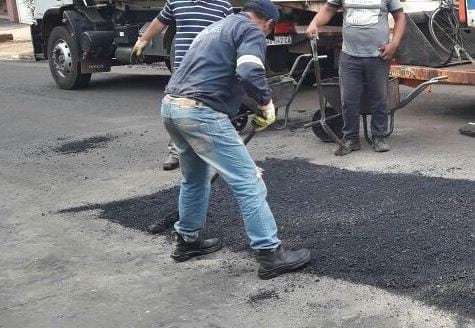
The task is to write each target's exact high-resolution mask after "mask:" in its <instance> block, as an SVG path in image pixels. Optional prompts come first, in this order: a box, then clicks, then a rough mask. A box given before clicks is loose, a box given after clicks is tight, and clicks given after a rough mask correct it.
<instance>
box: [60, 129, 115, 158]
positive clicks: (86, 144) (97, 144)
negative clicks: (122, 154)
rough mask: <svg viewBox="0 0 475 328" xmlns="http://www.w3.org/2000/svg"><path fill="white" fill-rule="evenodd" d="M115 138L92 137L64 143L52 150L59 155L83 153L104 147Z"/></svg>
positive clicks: (109, 136)
mask: <svg viewBox="0 0 475 328" xmlns="http://www.w3.org/2000/svg"><path fill="white" fill-rule="evenodd" d="M116 138H117V137H116V136H112V135H110V134H107V135H103V136H94V137H90V138H85V139H81V140H75V141H68V142H64V143H62V144H61V145H59V146H57V147H55V148H53V150H54V151H55V152H57V153H61V154H78V153H85V152H88V151H90V150H92V149H95V148H101V147H105V146H106V145H107V143H108V142H110V141H112V140H114V139H116Z"/></svg>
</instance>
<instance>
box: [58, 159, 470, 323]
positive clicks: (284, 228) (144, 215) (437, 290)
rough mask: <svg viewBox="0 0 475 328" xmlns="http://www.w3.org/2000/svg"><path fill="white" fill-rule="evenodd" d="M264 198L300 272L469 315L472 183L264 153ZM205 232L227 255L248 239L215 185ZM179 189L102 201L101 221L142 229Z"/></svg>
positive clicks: (169, 213)
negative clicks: (302, 262)
mask: <svg viewBox="0 0 475 328" xmlns="http://www.w3.org/2000/svg"><path fill="white" fill-rule="evenodd" d="M259 165H260V166H262V167H263V168H264V169H265V173H264V179H265V181H266V184H267V187H268V190H269V195H268V199H269V203H270V206H271V208H272V210H273V212H274V214H275V217H276V220H277V223H278V226H279V230H280V232H279V234H280V236H281V238H282V240H283V243H284V245H285V246H286V247H289V248H294V247H300V246H304V247H308V248H310V249H311V250H312V252H313V261H312V264H311V266H310V269H308V270H307V272H309V273H312V274H318V275H322V276H328V277H333V278H341V279H344V280H347V281H351V282H353V283H361V284H368V285H373V286H376V287H379V288H383V289H386V290H389V291H391V292H397V293H401V294H404V295H406V296H411V297H413V298H415V299H418V300H421V301H424V302H425V303H427V304H430V305H435V306H438V307H440V308H443V309H447V310H450V311H455V312H458V313H460V314H463V315H466V316H470V317H472V318H475V260H474V259H475V212H474V210H475V209H474V207H475V182H473V181H466V180H448V179H442V178H430V177H424V176H420V175H408V174H376V173H364V172H351V171H347V170H341V169H337V168H333V167H326V166H317V165H312V164H310V163H308V162H306V161H304V160H300V159H296V160H276V159H270V160H266V161H265V162H263V163H260V164H259ZM212 190H213V193H212V197H211V203H210V211H209V215H208V222H207V227H206V229H205V231H204V234H205V235H207V236H219V237H220V238H222V239H223V243H224V244H225V245H226V246H227V247H228V248H230V249H232V250H235V251H243V250H247V249H248V246H247V244H248V240H247V237H246V234H245V232H244V229H243V224H242V220H241V217H240V215H239V211H238V208H237V206H236V203H235V201H234V200H233V198H232V195H231V193H230V191H229V190H228V188H227V186H226V185H225V184H224V183H223V182H222V181H221V180H218V181H217V183H216V184H215V185H213V188H212ZM177 199H178V187H174V188H171V189H169V190H164V191H162V192H159V193H156V194H153V195H149V196H144V197H138V198H133V199H128V200H123V201H117V202H113V203H108V204H92V205H88V206H83V207H79V208H73V209H67V210H63V211H62V212H78V211H82V210H90V209H91V210H92V209H100V210H102V212H101V214H100V218H105V219H108V220H111V221H114V222H117V223H120V224H122V225H124V226H127V227H133V228H136V229H141V230H144V231H146V230H147V227H148V226H149V225H150V224H151V223H154V222H156V221H159V222H160V220H162V221H161V222H162V226H163V229H162V230H163V231H164V232H166V233H168V232H169V230H170V229H171V227H172V223H173V221H174V219H175V217H174V215H173V213H174V211H175V210H176V203H177Z"/></svg>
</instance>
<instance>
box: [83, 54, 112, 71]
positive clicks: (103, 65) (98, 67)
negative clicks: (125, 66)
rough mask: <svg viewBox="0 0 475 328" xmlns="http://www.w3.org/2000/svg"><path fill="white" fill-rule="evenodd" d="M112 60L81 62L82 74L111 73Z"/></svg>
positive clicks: (90, 59) (89, 59)
mask: <svg viewBox="0 0 475 328" xmlns="http://www.w3.org/2000/svg"><path fill="white" fill-rule="evenodd" d="M111 66H112V61H111V60H106V59H93V58H88V59H84V60H82V61H81V74H89V73H100V72H110V71H111Z"/></svg>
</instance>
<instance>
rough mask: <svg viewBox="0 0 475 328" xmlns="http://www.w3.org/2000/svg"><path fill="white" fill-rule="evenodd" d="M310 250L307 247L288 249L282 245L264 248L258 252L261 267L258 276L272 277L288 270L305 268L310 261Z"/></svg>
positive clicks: (262, 277)
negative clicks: (294, 249)
mask: <svg viewBox="0 0 475 328" xmlns="http://www.w3.org/2000/svg"><path fill="white" fill-rule="evenodd" d="M310 258H311V256H310V251H309V250H308V249H306V248H302V249H299V250H297V251H286V250H284V249H283V248H282V247H281V246H279V247H277V248H275V249H264V250H259V251H258V252H257V262H259V264H260V265H259V269H258V270H257V276H258V277H259V278H261V279H272V278H275V277H277V276H278V275H281V274H283V273H286V272H290V271H294V270H297V269H301V268H303V267H304V266H305V265H307V264H308V262H310Z"/></svg>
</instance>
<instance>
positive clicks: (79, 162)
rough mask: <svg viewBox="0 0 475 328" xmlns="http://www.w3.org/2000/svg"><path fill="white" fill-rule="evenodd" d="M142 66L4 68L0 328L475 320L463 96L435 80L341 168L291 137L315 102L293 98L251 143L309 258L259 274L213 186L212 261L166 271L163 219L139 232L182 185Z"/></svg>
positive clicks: (469, 151)
mask: <svg viewBox="0 0 475 328" xmlns="http://www.w3.org/2000/svg"><path fill="white" fill-rule="evenodd" d="M154 73H155V72H154V71H153V70H151V69H143V68H142V69H136V68H119V69H116V70H114V72H112V73H107V74H106V73H105V74H97V75H95V76H93V80H92V82H91V84H90V87H89V88H87V89H85V90H77V91H64V90H59V89H57V87H56V85H55V84H54V82H53V81H52V79H51V78H50V75H49V71H48V68H47V66H46V65H45V64H44V63H24V62H0V76H1V80H0V197H1V199H2V200H3V201H2V202H1V205H0V215H1V218H2V219H1V220H0V254H1V257H0V268H2V270H0V327H113V326H115V327H289V326H293V327H475V308H474V306H473V295H474V293H475V291H474V288H475V285H474V281H475V271H474V270H473V264H475V262H473V258H474V256H473V255H475V254H474V247H473V245H475V214H474V209H473V190H474V183H475V165H474V161H475V138H471V137H467V136H462V135H460V134H459V132H458V129H459V128H460V127H461V126H462V125H463V124H465V123H466V122H468V121H475V107H474V103H475V93H474V92H473V90H474V89H473V88H474V87H459V86H434V87H433V88H432V92H431V93H424V94H421V95H420V96H419V97H418V98H417V99H416V100H414V102H412V103H411V104H409V105H408V106H407V108H405V109H403V110H401V111H400V112H398V113H397V114H396V130H395V132H394V134H393V135H392V136H391V138H390V143H391V145H392V148H393V149H392V151H391V152H389V153H386V154H376V153H374V152H373V151H372V150H371V149H370V147H369V146H368V145H363V149H362V150H361V151H358V152H355V153H352V154H350V155H348V156H345V157H343V158H340V157H335V156H334V155H333V154H332V150H333V148H334V145H332V144H327V143H322V142H320V141H318V140H317V138H316V137H315V136H314V135H313V134H312V132H311V131H309V130H303V129H300V128H299V127H300V126H301V125H302V123H303V122H307V121H308V120H310V118H311V116H312V114H313V112H314V111H315V108H316V104H317V103H318V102H317V99H316V97H315V91H314V90H312V89H311V88H308V89H305V90H303V91H302V92H301V94H299V95H298V98H297V100H296V103H295V105H294V106H293V108H292V114H291V124H290V127H289V129H286V130H282V131H278V130H273V129H269V130H268V131H264V132H263V133H261V134H259V135H258V136H256V138H254V139H253V140H252V143H251V144H250V145H249V149H250V151H251V153H252V155H253V157H254V158H255V159H256V160H258V161H259V162H260V163H261V164H260V165H262V166H263V167H264V168H265V169H266V172H267V173H264V179H265V180H266V181H267V184H268V186H269V191H270V194H269V199H270V203H271V206H272V207H275V209H276V216H277V221H278V223H279V226H280V228H281V231H282V235H283V236H282V239H283V240H284V243H287V244H288V245H291V246H297V245H300V244H305V245H306V246H308V247H311V248H313V252H314V260H313V262H312V266H311V267H310V268H309V269H307V270H305V271H304V272H300V273H295V274H289V275H285V276H282V277H278V278H276V279H273V280H270V281H260V280H258V279H257V277H256V270H257V267H256V264H255V262H254V259H253V257H252V255H251V254H250V253H249V252H247V250H246V249H247V247H246V245H247V240H246V239H245V237H244V235H243V233H242V223H241V221H240V219H239V216H238V213H236V210H235V208H234V204H233V203H232V200H231V196H230V195H229V192H228V191H227V189H226V187H225V186H224V185H223V184H222V183H218V184H217V185H216V187H215V188H214V189H215V193H214V196H213V201H212V207H211V210H210V222H209V223H210V224H211V225H212V226H211V227H210V228H209V229H207V233H213V234H222V235H223V237H225V245H226V246H225V249H224V250H223V251H220V252H218V253H216V254H212V255H210V256H207V257H203V258H201V259H197V260H193V261H190V262H185V263H180V264H176V263H174V262H173V261H172V260H171V259H170V258H169V252H170V249H171V245H170V243H169V240H168V232H169V230H167V229H169V226H167V227H165V228H164V229H165V231H164V232H163V233H161V234H159V235H150V234H148V233H147V232H146V231H145V227H146V226H147V224H148V223H149V222H152V221H159V220H161V219H162V218H163V217H164V216H165V215H166V214H167V213H171V212H173V211H174V210H175V207H176V203H175V201H176V192H177V187H176V186H177V184H178V181H179V172H177V171H174V172H165V171H162V170H161V165H162V163H163V161H164V159H165V156H166V152H167V150H166V144H167V139H168V138H167V135H166V132H165V129H164V127H163V126H162V124H161V123H160V115H159V111H158V108H159V100H160V97H161V95H162V92H163V88H164V86H165V84H166V82H167V79H168V78H167V77H166V76H165V75H162V76H159V75H155V74H154ZM401 90H402V92H403V94H404V93H407V92H408V90H409V89H406V88H404V87H402V88H401ZM345 181H351V182H352V189H351V190H349V191H348V190H345V192H346V193H344V192H341V193H340V192H339V191H340V190H342V189H343V188H344V187H345ZM385 185H387V186H388V188H393V190H394V193H391V191H390V190H385V191H384V193H378V192H377V191H378V189H381V188H383V187H384V186H385ZM303 187H304V188H303ZM352 192H353V193H356V194H358V193H364V194H365V195H369V196H368V197H370V198H371V199H369V200H368V198H364V197H363V198H361V201H364V202H365V203H364V206H361V207H359V205H358V202H359V201H360V198H355V199H352V198H351V197H352ZM347 197H348V199H350V198H351V201H350V202H349V204H347V205H348V207H347V208H348V210H345V208H341V207H339V205H338V204H340V203H341V200H343V201H344V200H345V199H347ZM372 201H377V202H379V204H385V205H384V206H381V207H380V208H375V207H374V206H372V205H374V203H371V202H372ZM345 206H346V205H345ZM378 211H380V212H378ZM220 220H226V221H225V222H224V223H222V222H220ZM411 220H413V221H412V222H413V223H411ZM392 223H397V224H399V228H398V229H394V230H391V229H392V227H394V225H393V224H392ZM373 227H374V229H373ZM355 234H357V235H355ZM359 234H360V235H359ZM365 234H366V235H368V236H369V237H370V238H369V239H365V238H361V236H363V235H365ZM426 235H427V238H425V236H426ZM447 236H450V238H447ZM406 238H407V240H408V241H410V243H408V244H407V245H406V247H403V246H404V245H405V243H404V240H405V239H406ZM454 239H455V240H456V241H455V242H454ZM401 240H402V241H401ZM419 245H420V247H421V248H420V249H419V248H418V246H419ZM319 250H321V251H319ZM457 250H460V252H457ZM408 252H409V253H408ZM333 256H334V257H333ZM431 259H434V260H433V261H432V260H431ZM441 261H442V262H443V261H446V262H447V263H446V265H444V263H441ZM405 263H407V266H405ZM438 279H439V280H438ZM450 279H452V280H450Z"/></svg>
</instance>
